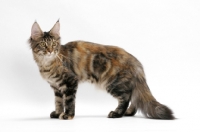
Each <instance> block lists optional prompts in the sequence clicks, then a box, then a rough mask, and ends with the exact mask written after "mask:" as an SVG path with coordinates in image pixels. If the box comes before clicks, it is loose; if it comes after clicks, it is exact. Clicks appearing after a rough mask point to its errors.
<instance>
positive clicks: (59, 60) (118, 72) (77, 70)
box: [29, 21, 174, 119]
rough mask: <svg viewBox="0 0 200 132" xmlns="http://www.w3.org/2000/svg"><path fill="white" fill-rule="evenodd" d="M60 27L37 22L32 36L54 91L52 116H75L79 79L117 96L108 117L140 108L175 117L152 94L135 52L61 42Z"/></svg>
mask: <svg viewBox="0 0 200 132" xmlns="http://www.w3.org/2000/svg"><path fill="white" fill-rule="evenodd" d="M59 30H60V23H59V21H58V22H57V23H56V24H55V25H54V27H53V28H52V29H51V30H50V31H49V32H42V30H41V29H40V27H39V25H38V24H37V22H35V23H34V24H33V26H32V30H31V38H30V40H29V42H30V46H31V48H32V51H33V56H34V59H35V61H36V63H37V65H38V67H39V70H40V73H41V76H42V77H43V78H44V79H45V80H46V81H47V82H48V83H49V84H50V86H51V87H52V88H53V90H54V92H55V111H53V112H52V113H51V114H50V117H51V118H60V119H73V117H74V115H75V96H76V91H77V87H78V82H80V81H90V82H91V83H95V84H97V85H99V86H101V87H103V88H104V89H105V90H106V91H107V92H108V93H110V94H111V95H112V96H114V97H115V98H116V99H118V106H117V108H116V109H115V110H114V111H111V112H110V113H109V114H108V117H109V118H119V117H122V116H123V115H125V116H132V115H135V113H136V112H137V110H138V109H140V110H141V111H142V112H143V113H144V115H145V116H146V117H148V118H154V119H174V116H173V114H172V111H171V110H170V109H169V108H168V107H167V106H165V105H162V104H160V103H159V102H157V101H156V99H155V98H154V97H153V95H152V94H151V92H150V90H149V88H148V86H147V83H146V78H145V74H144V71H143V67H142V64H141V63H140V62H139V61H138V60H137V59H136V58H135V57H134V56H132V55H131V54H129V53H127V52H126V51H125V50H123V49H121V48H119V47H116V46H105V45H100V44H95V43H91V42H85V41H74V42H69V43H67V44H65V45H61V44H60V35H59ZM129 102H131V105H130V106H129V108H128V105H129ZM127 108H128V109H127Z"/></svg>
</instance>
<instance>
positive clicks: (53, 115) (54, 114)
mask: <svg viewBox="0 0 200 132" xmlns="http://www.w3.org/2000/svg"><path fill="white" fill-rule="evenodd" d="M59 115H60V114H57V113H56V112H55V111H53V112H51V114H50V118H58V117H59Z"/></svg>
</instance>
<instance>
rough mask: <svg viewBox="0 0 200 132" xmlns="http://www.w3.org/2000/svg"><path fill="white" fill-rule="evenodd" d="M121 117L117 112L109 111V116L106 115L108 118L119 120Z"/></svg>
mask: <svg viewBox="0 0 200 132" xmlns="http://www.w3.org/2000/svg"><path fill="white" fill-rule="evenodd" d="M120 117H122V115H120V114H118V113H117V112H115V111H111V112H110V113H109V114H108V118H120Z"/></svg>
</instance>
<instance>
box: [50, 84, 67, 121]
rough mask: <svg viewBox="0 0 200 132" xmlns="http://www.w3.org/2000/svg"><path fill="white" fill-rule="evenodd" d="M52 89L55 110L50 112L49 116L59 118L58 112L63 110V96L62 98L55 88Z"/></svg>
mask: <svg viewBox="0 0 200 132" xmlns="http://www.w3.org/2000/svg"><path fill="white" fill-rule="evenodd" d="M51 87H52V86H51ZM53 89H54V95H55V111H53V112H51V114H50V117H51V118H59V116H60V114H61V113H62V112H63V111H64V107H63V98H62V97H63V94H62V93H61V92H60V91H58V90H57V89H55V88H54V87H53Z"/></svg>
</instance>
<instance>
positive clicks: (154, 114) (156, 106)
mask: <svg viewBox="0 0 200 132" xmlns="http://www.w3.org/2000/svg"><path fill="white" fill-rule="evenodd" d="M131 107H132V108H131ZM138 109H139V110H141V111H142V113H143V114H144V115H145V116H146V117H148V118H153V119H174V116H173V112H172V110H170V109H169V108H168V107H167V106H165V105H162V104H160V103H159V102H157V101H156V99H155V98H154V97H153V95H152V94H151V92H150V90H149V88H148V86H147V84H146V81H145V80H144V81H141V80H140V81H139V80H138V81H136V87H135V88H134V89H133V92H132V96H131V106H130V108H129V111H130V110H138Z"/></svg>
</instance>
